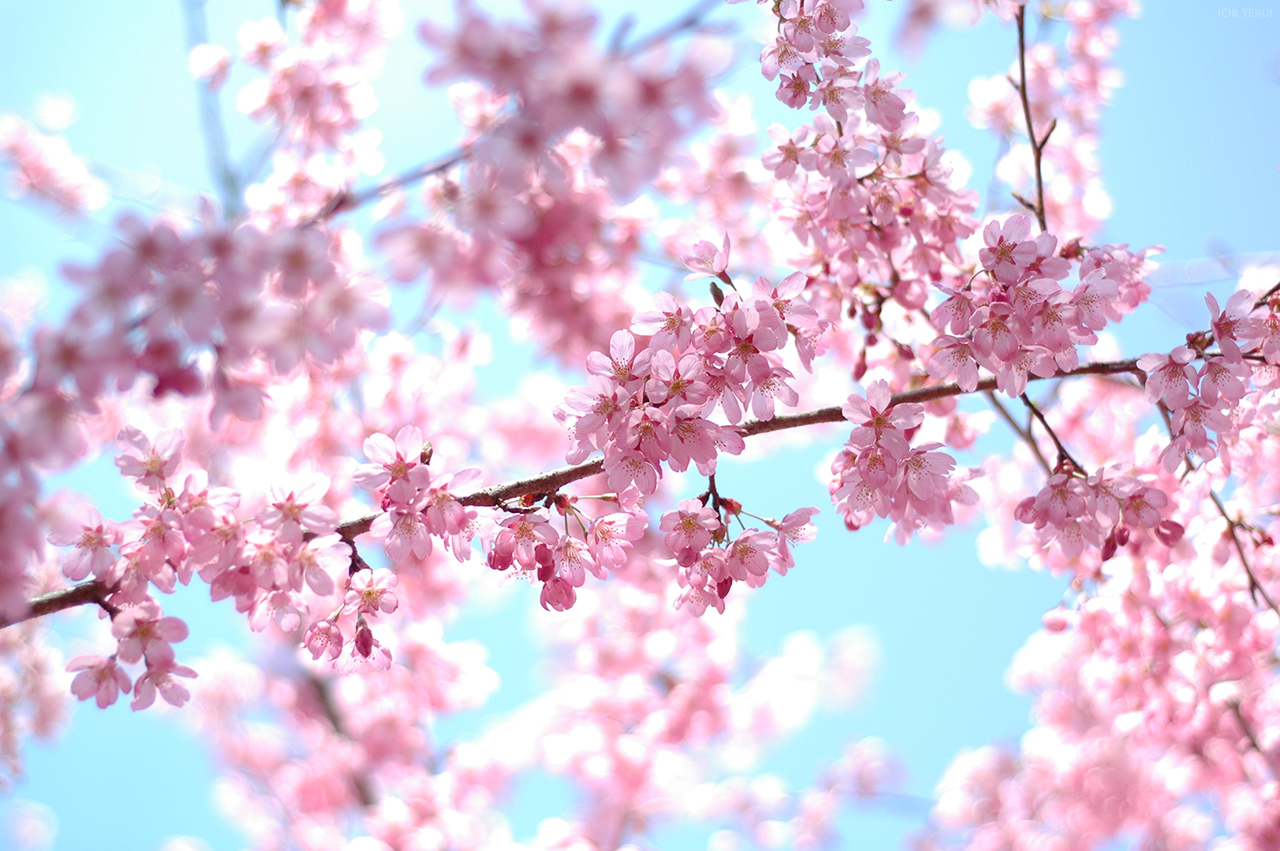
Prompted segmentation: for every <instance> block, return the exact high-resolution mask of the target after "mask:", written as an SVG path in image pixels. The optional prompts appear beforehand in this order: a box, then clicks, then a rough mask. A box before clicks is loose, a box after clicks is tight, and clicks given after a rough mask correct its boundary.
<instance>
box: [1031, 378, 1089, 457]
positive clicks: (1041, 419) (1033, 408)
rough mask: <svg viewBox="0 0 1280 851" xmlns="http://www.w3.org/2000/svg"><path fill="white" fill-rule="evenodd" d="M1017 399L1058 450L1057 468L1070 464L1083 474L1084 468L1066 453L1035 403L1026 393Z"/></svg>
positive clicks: (1065, 449) (1065, 448)
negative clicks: (1020, 400)
mask: <svg viewBox="0 0 1280 851" xmlns="http://www.w3.org/2000/svg"><path fill="white" fill-rule="evenodd" d="M1019 398H1020V399H1022V404H1024V405H1026V406H1027V410H1028V411H1030V412H1031V416H1033V417H1035V418H1036V419H1037V420H1038V421H1039V422H1040V425H1042V426H1043V427H1044V430H1045V431H1046V432H1047V433H1048V434H1049V439H1050V440H1052V441H1053V445H1054V447H1055V448H1056V449H1057V450H1058V466H1062V464H1064V463H1066V464H1070V465H1071V466H1072V467H1074V468H1076V470H1078V471H1080V472H1082V473H1083V472H1084V467H1083V466H1081V464H1080V462H1078V461H1076V459H1074V458H1072V457H1071V453H1070V452H1068V451H1067V447H1065V446H1063V445H1062V441H1061V440H1059V439H1058V434H1057V432H1055V431H1054V430H1053V426H1051V425H1049V421H1048V420H1046V419H1045V418H1044V414H1043V413H1041V412H1040V409H1039V408H1038V407H1036V403H1035V402H1032V401H1031V399H1030V398H1028V396H1027V394H1026V393H1023V394H1022V396H1020V397H1019Z"/></svg>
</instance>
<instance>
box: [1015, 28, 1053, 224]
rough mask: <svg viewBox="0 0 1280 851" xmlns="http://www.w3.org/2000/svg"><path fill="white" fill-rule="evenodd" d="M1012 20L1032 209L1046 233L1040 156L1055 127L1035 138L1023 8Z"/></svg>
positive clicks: (1051, 126)
mask: <svg viewBox="0 0 1280 851" xmlns="http://www.w3.org/2000/svg"><path fill="white" fill-rule="evenodd" d="M1014 19H1015V20H1016V21H1017V22H1018V96H1019V97H1020V98H1022V115H1023V118H1025V119H1026V122H1027V139H1028V140H1030V142H1031V156H1032V158H1033V160H1034V162H1035V171H1036V203H1035V206H1034V208H1033V209H1034V212H1035V214H1036V221H1038V222H1039V223H1040V230H1041V231H1047V230H1048V229H1049V225H1048V222H1047V221H1046V219H1045V212H1044V174H1043V172H1042V171H1041V168H1040V155H1041V154H1042V153H1043V152H1044V146H1045V144H1047V143H1048V141H1049V134H1050V133H1052V132H1053V128H1054V127H1055V126H1057V125H1056V122H1055V123H1054V124H1050V125H1049V129H1048V130H1047V131H1046V132H1045V134H1044V138H1043V139H1037V138H1036V129H1035V124H1034V123H1033V122H1032V121H1031V101H1030V100H1028V99H1027V25H1026V7H1025V6H1019V7H1018V11H1017V14H1016V15H1015V17H1014ZM1019 200H1022V199H1019ZM1023 203H1024V204H1025V203H1026V201H1023Z"/></svg>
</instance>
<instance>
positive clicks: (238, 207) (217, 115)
mask: <svg viewBox="0 0 1280 851" xmlns="http://www.w3.org/2000/svg"><path fill="white" fill-rule="evenodd" d="M182 12H183V17H184V19H185V20H186V24H187V51H188V53H189V52H190V51H191V50H193V49H194V48H196V47H197V46H199V45H201V44H208V43H209V23H208V21H207V20H206V19H205V0H184V2H183V3H182ZM196 88H197V90H198V92H199V100H200V130H201V133H202V134H203V136H204V152H205V159H206V160H207V162H208V167H209V176H210V177H212V178H213V182H214V185H215V186H217V188H218V198H219V199H220V200H221V201H222V209H223V212H224V214H225V215H226V217H227V218H229V219H232V218H235V217H236V216H238V215H239V214H240V213H242V212H243V211H244V204H243V202H242V200H241V194H242V187H241V185H240V184H241V181H240V178H239V176H238V175H237V174H236V173H235V171H234V170H233V169H232V168H231V161H230V159H229V158H228V156H227V132H226V128H225V127H224V125H223V122H222V105H221V103H220V102H219V100H218V95H217V93H216V92H214V91H213V89H212V87H211V86H210V85H209V84H208V83H207V82H199V83H197V84H196Z"/></svg>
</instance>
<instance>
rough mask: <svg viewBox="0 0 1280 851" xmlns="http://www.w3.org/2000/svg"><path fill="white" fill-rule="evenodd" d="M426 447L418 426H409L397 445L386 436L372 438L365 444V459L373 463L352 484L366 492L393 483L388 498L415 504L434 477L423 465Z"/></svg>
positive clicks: (359, 469) (360, 470)
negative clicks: (416, 498) (423, 454)
mask: <svg viewBox="0 0 1280 851" xmlns="http://www.w3.org/2000/svg"><path fill="white" fill-rule="evenodd" d="M423 449H424V443H423V440H422V431H421V429H419V428H418V427H417V426H405V427H404V428H402V429H400V431H398V432H397V433H396V439H395V441H394V442H393V441H392V440H391V438H390V437H388V436H387V435H385V434H371V435H369V437H367V438H365V441H364V455H365V457H366V458H368V459H369V460H370V461H371V462H372V463H369V464H361V465H360V466H359V467H357V468H356V470H355V473H353V474H352V477H351V478H352V481H354V482H355V483H356V485H358V486H359V487H362V488H364V489H365V490H371V491H372V490H377V489H378V488H380V487H383V486H384V485H387V484H388V482H389V483H390V487H389V489H388V491H387V493H388V495H389V496H390V497H391V498H392V499H393V500H395V501H396V502H402V503H409V502H412V501H413V497H414V495H415V494H416V493H417V491H418V489H420V488H425V487H426V486H427V485H428V484H429V483H430V481H431V474H430V472H429V471H428V470H427V468H426V466H425V465H424V464H423V463H422V453H423Z"/></svg>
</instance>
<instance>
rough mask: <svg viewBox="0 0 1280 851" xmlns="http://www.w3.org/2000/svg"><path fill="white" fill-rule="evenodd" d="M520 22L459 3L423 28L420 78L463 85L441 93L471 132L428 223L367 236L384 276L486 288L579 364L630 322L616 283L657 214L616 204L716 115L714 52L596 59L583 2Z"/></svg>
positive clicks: (652, 47)
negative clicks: (430, 57) (448, 17)
mask: <svg viewBox="0 0 1280 851" xmlns="http://www.w3.org/2000/svg"><path fill="white" fill-rule="evenodd" d="M530 13H531V18H532V20H530V21H529V22H528V23H526V24H520V23H516V22H512V21H497V20H494V19H493V18H492V17H491V16H490V15H488V14H486V13H484V12H483V11H481V10H480V9H478V8H477V7H476V5H475V4H473V3H462V4H459V8H458V16H457V20H456V21H455V22H454V24H453V25H452V26H451V27H446V26H444V25H442V24H439V23H437V22H434V21H429V22H425V23H424V24H422V26H421V27H420V35H421V36H422V38H423V40H424V41H425V42H426V44H427V46H428V47H429V48H430V49H432V51H433V52H434V53H435V54H436V56H435V59H434V61H433V64H432V66H431V68H430V69H429V71H428V74H427V77H428V80H430V81H432V82H436V81H441V80H445V79H449V80H456V79H461V80H467V82H463V83H458V84H457V85H455V86H454V87H453V89H452V90H451V95H452V96H453V99H454V102H455V105H456V107H457V109H458V112H459V117H460V119H461V120H462V122H463V123H464V125H465V126H466V127H467V128H468V131H469V132H468V139H467V141H466V144H465V145H464V146H463V147H462V148H461V149H460V151H459V152H458V153H457V155H456V156H454V157H451V158H448V159H447V160H446V163H447V164H448V165H450V166H453V165H456V166H457V168H448V169H444V170H442V172H441V173H439V174H434V175H432V176H431V177H430V178H429V179H428V181H427V183H426V190H425V193H424V201H425V206H426V208H427V215H426V216H425V217H423V218H422V220H417V219H416V218H415V217H412V216H404V217H401V219H400V220H398V221H394V222H390V223H388V224H387V225H386V226H384V227H383V228H382V229H381V230H380V231H379V233H378V235H377V237H376V241H377V244H378V245H379V247H381V248H382V249H383V250H384V251H385V252H386V253H387V255H388V258H389V260H390V263H391V274H392V276H393V277H394V278H395V279H396V280H400V281H410V280H413V279H415V278H417V277H419V276H421V275H422V274H423V273H424V272H429V273H430V277H431V280H432V283H433V286H434V287H435V289H436V291H437V292H440V293H461V294H470V293H472V292H475V291H476V290H497V291H498V292H500V293H501V294H502V295H503V296H504V298H505V299H506V301H507V303H508V306H509V308H510V309H511V310H512V311H513V312H515V313H516V314H517V315H520V316H523V317H525V318H527V320H528V322H529V328H530V330H531V331H532V332H533V333H535V334H536V335H537V338H538V339H539V340H540V341H541V342H542V344H543V345H544V347H545V348H546V349H547V350H548V351H549V352H551V353H552V354H554V355H556V356H558V357H559V358H561V359H562V360H563V361H564V362H565V363H568V364H576V363H581V361H582V359H583V358H584V357H585V356H586V355H587V354H588V353H589V352H590V351H592V349H593V348H601V347H603V346H605V345H607V344H608V340H609V336H610V334H612V332H613V331H614V330H615V329H617V328H620V327H625V326H626V324H627V322H628V321H629V319H630V316H631V312H632V308H631V298H630V297H629V296H630V293H629V290H631V288H632V285H631V284H630V283H629V282H628V277H629V276H630V274H631V272H632V264H633V263H634V261H635V260H636V258H637V256H638V253H639V250H640V247H641V243H640V238H641V236H642V235H643V234H644V232H645V231H646V230H648V229H649V228H650V227H651V226H652V224H653V219H654V216H653V213H652V210H651V207H650V205H648V204H646V203H644V202H643V201H636V202H635V203H634V204H630V203H627V202H630V201H631V200H632V199H633V198H634V197H635V195H636V193H637V191H638V190H639V189H640V188H641V187H642V186H643V185H644V184H645V183H646V182H648V181H650V180H651V179H652V178H653V177H654V176H655V175H656V174H657V173H658V171H659V169H660V168H661V167H662V166H663V165H664V164H666V163H667V162H668V161H669V160H670V159H672V158H673V155H674V154H675V152H676V151H677V149H678V145H679V143H680V142H681V141H682V140H683V139H684V138H685V137H686V136H687V135H688V133H689V131H690V129H691V128H693V127H695V126H697V125H699V124H701V123H702V122H704V121H705V120H706V119H707V118H708V117H709V116H711V115H713V114H715V113H716V112H717V110H718V107H717V106H716V104H715V102H714V100H713V99H712V97H711V94H710V83H711V78H712V76H713V75H714V74H715V73H716V72H717V71H718V70H719V68H720V65H721V64H722V63H721V61H720V59H719V58H718V57H719V55H720V53H721V51H720V50H718V49H716V48H715V45H714V44H713V43H711V42H703V43H700V44H698V45H695V46H693V47H690V48H689V49H687V50H686V51H685V53H684V55H683V56H679V57H676V58H674V59H669V58H668V57H667V56H665V55H664V52H663V50H662V49H660V47H659V45H660V44H661V42H659V43H654V44H649V45H645V44H643V43H642V44H640V45H638V46H636V47H635V49H634V50H622V49H619V50H606V49H602V48H601V46H600V45H598V44H597V43H596V39H595V37H596V35H597V28H598V21H597V19H596V17H595V16H594V15H592V14H590V13H589V12H588V11H586V10H585V9H582V10H575V9H572V8H568V7H565V8H559V7H556V6H554V5H552V4H530ZM623 204H626V205H625V206H623Z"/></svg>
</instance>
